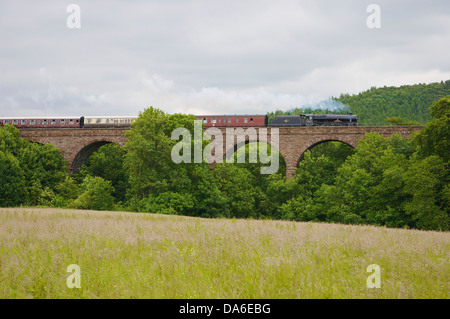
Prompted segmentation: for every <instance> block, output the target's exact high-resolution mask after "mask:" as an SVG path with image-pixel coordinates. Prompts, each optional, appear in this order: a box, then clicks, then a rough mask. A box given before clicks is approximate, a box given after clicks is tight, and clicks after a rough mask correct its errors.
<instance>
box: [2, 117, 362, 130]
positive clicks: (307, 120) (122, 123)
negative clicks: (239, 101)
mask: <svg viewBox="0 0 450 319" xmlns="http://www.w3.org/2000/svg"><path fill="white" fill-rule="evenodd" d="M195 117H196V118H197V119H198V120H201V121H202V122H203V124H204V126H205V127H250V126H252V127H264V126H269V127H292V126H356V125H358V119H357V116H356V115H353V114H349V115H340V114H299V115H277V116H276V118H274V119H271V120H270V123H269V120H268V116H267V115H196V116H195ZM137 118H138V117H137V116H81V117H73V116H72V117H70V116H69V117H0V126H3V125H5V124H11V125H14V126H15V127H17V128H101V127H127V126H130V125H131V124H132V123H133V122H134V121H135V120H136V119H137Z"/></svg>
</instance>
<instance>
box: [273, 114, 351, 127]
mask: <svg viewBox="0 0 450 319" xmlns="http://www.w3.org/2000/svg"><path fill="white" fill-rule="evenodd" d="M356 125H358V118H357V116H356V115H353V114H349V115H341V114H299V115H278V116H277V117H276V118H274V119H271V120H270V126H274V127H277V126H279V127H282V126H356Z"/></svg>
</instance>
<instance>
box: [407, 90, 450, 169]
mask: <svg viewBox="0 0 450 319" xmlns="http://www.w3.org/2000/svg"><path fill="white" fill-rule="evenodd" d="M431 115H432V116H433V117H434V119H433V120H431V121H430V122H429V123H427V125H425V127H424V128H423V129H422V130H421V131H420V132H419V133H417V134H416V135H415V136H414V137H413V139H414V141H415V143H416V145H417V152H418V154H419V155H420V156H421V157H422V158H424V157H427V156H431V155H438V156H440V157H442V159H443V160H444V161H445V162H446V163H448V162H449V160H450V146H449V145H450V95H449V96H446V97H443V98H442V99H440V100H439V101H437V102H436V103H434V104H433V105H432V106H431Z"/></svg>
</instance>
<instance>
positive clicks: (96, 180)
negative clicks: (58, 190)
mask: <svg viewBox="0 0 450 319" xmlns="http://www.w3.org/2000/svg"><path fill="white" fill-rule="evenodd" d="M80 189H81V194H80V196H78V197H77V198H76V199H75V201H73V204H72V205H73V207H74V208H78V209H93V210H112V209H114V197H113V196H112V193H113V192H114V187H113V186H112V185H111V182H110V181H106V180H104V179H103V178H101V177H99V176H95V177H92V176H89V175H88V176H86V177H85V178H84V180H83V183H82V184H81V186H80Z"/></svg>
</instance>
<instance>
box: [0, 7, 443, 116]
mask: <svg viewBox="0 0 450 319" xmlns="http://www.w3.org/2000/svg"><path fill="white" fill-rule="evenodd" d="M75 3H77V4H78V5H79V6H80V8H81V29H69V28H67V26H66V18H67V16H68V13H67V12H66V7H67V5H68V4H69V2H67V3H66V2H61V1H56V0H44V1H39V2H31V3H30V2H28V1H24V0H17V1H13V2H2V3H1V4H0V37H1V38H2V42H3V45H2V47H1V49H0V65H1V67H2V72H0V115H10V116H21V115H47V114H55V115H64V114H70V115H72V114H75V115H78V114H81V115H96V114H101V115H103V114H111V115H135V114H138V112H139V111H141V110H142V109H143V108H144V107H146V106H150V105H152V106H156V107H160V108H161V109H163V110H164V111H166V112H169V113H174V112H185V113H197V114H199V113H204V114H213V113H220V114H222V113H234V114H242V113H244V114H245V113H265V112H267V111H274V110H275V109H277V108H281V109H289V108H293V107H298V106H304V105H307V104H311V103H317V102H318V101H322V100H327V99H328V98H329V97H330V96H338V95H339V94H340V93H358V92H360V91H363V90H366V89H369V88H370V87H372V86H383V85H403V84H414V83H424V82H425V83H429V82H436V81H441V80H447V79H449V78H450V60H449V59H448V52H449V50H450V19H449V18H450V17H449V15H450V2H448V1H446V0H432V1H428V2H422V1H406V0H398V1H387V0H380V1H378V2H377V3H378V4H379V5H380V7H381V25H382V27H381V29H369V28H367V25H366V19H367V17H368V15H369V14H368V13H367V12H366V8H367V6H368V5H369V4H370V3H372V2H370V1H360V0H346V1H339V3H338V2H335V1H331V0H326V1H325V0H324V1H313V0H304V1H295V0H286V1H282V2H276V3H275V2H273V1H268V0H259V1H256V0H248V1H240V2H237V1H236V2H230V1H222V0H217V1H197V0H184V1H170V2H169V1H164V2H163V1H151V2H150V1H144V0H134V1H128V2H127V3H124V2H123V1H119V0H113V1H95V2H92V1H87V0H78V1H75ZM24 8H26V10H25V9H24Z"/></svg>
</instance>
